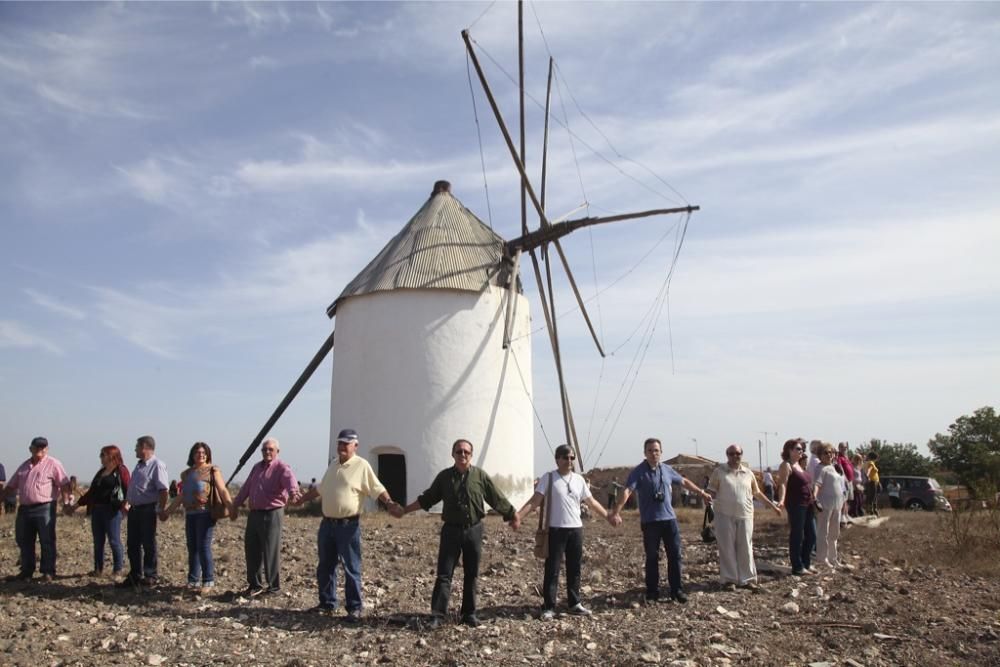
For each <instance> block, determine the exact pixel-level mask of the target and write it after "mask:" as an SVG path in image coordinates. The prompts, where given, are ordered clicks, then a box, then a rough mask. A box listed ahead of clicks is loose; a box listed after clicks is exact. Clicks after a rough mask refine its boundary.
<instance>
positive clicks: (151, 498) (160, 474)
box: [126, 456, 170, 506]
mask: <svg viewBox="0 0 1000 667" xmlns="http://www.w3.org/2000/svg"><path fill="white" fill-rule="evenodd" d="M169 486H170V478H169V477H168V476H167V464H166V463H164V462H163V461H161V460H160V459H158V458H156V457H155V456H151V457H150V458H149V460H148V461H142V460H140V461H139V462H137V463H136V464H135V468H134V469H133V470H132V479H131V480H130V481H129V485H128V496H127V497H126V500H128V503H129V505H133V506H138V505H148V504H150V503H155V502H156V501H157V500H159V499H160V492H161V491H166V490H167V489H168V488H169Z"/></svg>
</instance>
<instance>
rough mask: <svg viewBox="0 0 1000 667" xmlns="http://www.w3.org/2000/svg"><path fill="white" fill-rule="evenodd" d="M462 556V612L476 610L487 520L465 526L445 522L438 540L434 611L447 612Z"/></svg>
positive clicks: (432, 595)
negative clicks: (456, 571) (484, 529)
mask: <svg viewBox="0 0 1000 667" xmlns="http://www.w3.org/2000/svg"><path fill="white" fill-rule="evenodd" d="M459 555H461V557H462V571H463V573H464V575H465V578H464V580H463V582H462V616H469V615H471V614H475V613H476V580H477V579H478V578H479V559H480V558H481V557H482V555H483V522H482V521H480V522H479V523H477V524H476V525H474V526H469V527H467V528H466V527H464V526H459V525H457V524H453V523H446V524H444V525H443V526H441V541H440V543H439V544H438V563H437V579H435V580H434V592H433V593H432V594H431V611H433V612H434V613H435V614H437V615H440V616H444V615H445V614H446V613H448V600H449V598H451V578H452V575H453V574H454V573H455V565H456V564H457V563H458V557H459Z"/></svg>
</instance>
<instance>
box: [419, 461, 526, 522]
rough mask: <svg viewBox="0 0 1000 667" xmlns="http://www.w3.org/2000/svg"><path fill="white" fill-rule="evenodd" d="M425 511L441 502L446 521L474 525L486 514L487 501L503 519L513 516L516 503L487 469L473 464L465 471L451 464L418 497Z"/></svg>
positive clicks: (442, 516)
mask: <svg viewBox="0 0 1000 667" xmlns="http://www.w3.org/2000/svg"><path fill="white" fill-rule="evenodd" d="M417 502H418V503H420V507H421V509H423V510H424V511H425V512H426V511H429V510H430V509H431V508H432V507H434V506H435V505H437V504H438V503H441V520H442V521H444V522H445V523H453V524H459V525H463V526H471V525H474V524H477V523H479V522H480V521H482V519H483V517H484V516H486V504H489V506H490V507H492V508H493V509H495V510H496V511H497V512H499V513H500V514H501V515H503V518H504V519H506V520H507V521H510V520H511V519H513V518H514V514H515V510H514V506H513V505H511V504H510V501H509V500H507V496H505V495H504V494H503V492H501V491H500V489H498V488H497V486H496V484H494V483H493V479H492V478H491V477H490V476H489V475H488V474H486V471H485V470H483V469H482V468H477V467H476V466H470V467H469V469H468V470H466V471H465V472H464V473H463V472H460V471H459V470H458V468H456V467H455V466H452V467H450V468H445V469H444V470H442V471H441V472H439V473H438V474H437V475H436V476H435V477H434V481H433V482H431V485H430V486H429V487H428V488H427V490H426V491H424V492H423V493H421V494H420V495H419V496H417Z"/></svg>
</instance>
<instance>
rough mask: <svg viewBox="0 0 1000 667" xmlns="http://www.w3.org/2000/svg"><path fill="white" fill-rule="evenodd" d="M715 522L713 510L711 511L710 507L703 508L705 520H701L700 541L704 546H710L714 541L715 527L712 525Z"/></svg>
mask: <svg viewBox="0 0 1000 667" xmlns="http://www.w3.org/2000/svg"><path fill="white" fill-rule="evenodd" d="M714 521H715V510H713V509H712V506H711V505H706V506H705V518H704V519H702V520H701V541H702V542H705V543H706V544H711V543H712V542H714V541H715V526H714V525H712V523H713V522H714Z"/></svg>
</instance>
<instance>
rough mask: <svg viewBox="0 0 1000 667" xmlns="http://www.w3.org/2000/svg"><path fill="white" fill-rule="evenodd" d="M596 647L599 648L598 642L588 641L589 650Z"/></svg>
mask: <svg viewBox="0 0 1000 667" xmlns="http://www.w3.org/2000/svg"><path fill="white" fill-rule="evenodd" d="M595 648H597V642H587V650H588V651H593V650H594V649H595Z"/></svg>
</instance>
